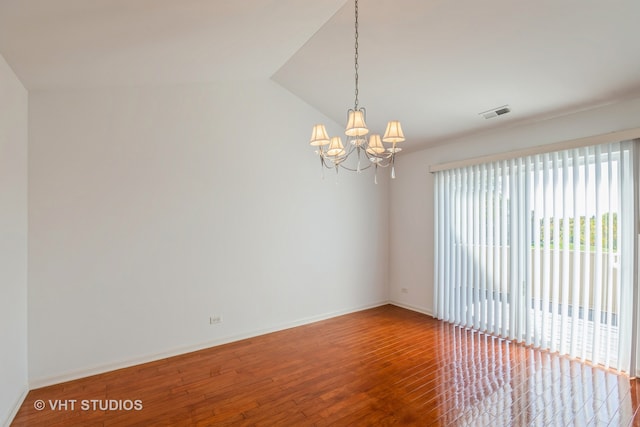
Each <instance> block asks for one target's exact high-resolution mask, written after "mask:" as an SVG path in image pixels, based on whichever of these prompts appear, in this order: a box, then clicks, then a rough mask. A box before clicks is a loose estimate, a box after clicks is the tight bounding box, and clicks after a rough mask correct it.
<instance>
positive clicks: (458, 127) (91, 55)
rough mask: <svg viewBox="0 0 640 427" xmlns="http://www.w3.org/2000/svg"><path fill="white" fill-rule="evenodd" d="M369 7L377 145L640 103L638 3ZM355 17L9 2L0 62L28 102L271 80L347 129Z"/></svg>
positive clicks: (307, 10) (458, 2)
mask: <svg viewBox="0 0 640 427" xmlns="http://www.w3.org/2000/svg"><path fill="white" fill-rule="evenodd" d="M359 6H360V46H359V50H360V55H359V62H360V105H362V106H364V107H366V108H367V120H368V124H369V127H370V128H372V129H373V130H377V131H379V132H381V131H383V130H384V129H383V128H384V125H385V123H386V121H387V120H390V119H399V120H401V121H402V123H403V127H404V130H405V134H406V135H407V138H408V140H407V141H406V142H405V148H407V149H409V150H412V149H418V148H421V147H425V146H428V145H433V144H438V143H442V142H444V141H446V140H447V139H450V138H452V137H456V136H460V135H463V134H467V133H470V132H478V131H482V130H486V129H490V128H495V127H500V126H511V125H514V124H517V123H521V122H524V121H532V120H540V119H544V118H549V117H553V116H557V115H563V114H568V113H571V112H575V111H578V110H582V109H588V108H594V107H597V106H600V105H604V104H607V103H612V102H616V101H619V100H622V99H626V98H633V97H638V96H640V41H639V40H640V39H639V38H638V32H637V29H636V28H637V27H636V26H637V20H638V18H639V17H640V2H639V1H637V0H608V1H606V2H605V1H596V0H589V1H585V0H536V1H514V0H485V1H482V2H479V1H477V0H359ZM353 12H354V11H353V2H352V1H351V0H349V1H345V0H321V1H300V0H298V1H295V0H247V1H243V2H235V1H223V0H181V1H174V0H92V1H86V0H0V53H1V54H2V55H3V56H4V57H5V59H6V60H7V61H8V62H9V64H10V65H11V66H12V67H13V69H14V71H15V72H16V74H17V75H18V76H19V78H20V79H21V80H22V82H23V83H24V84H25V86H26V87H27V88H28V89H30V90H42V89H44V90H47V89H55V88H82V87H104V86H122V85H124V86H127V85H161V84H183V83H198V82H211V81H224V80H246V79H268V78H273V79H274V80H275V81H276V82H278V83H279V84H280V85H282V86H283V87H285V88H286V89H288V90H289V91H291V92H292V93H294V94H295V95H297V96H299V97H300V98H302V99H303V100H305V101H306V102H308V103H309V104H311V105H313V106H314V107H316V108H317V109H318V110H319V111H320V112H322V113H324V114H326V115H327V116H329V117H331V118H333V119H334V120H335V121H337V122H339V123H343V122H344V121H345V115H346V110H347V109H348V108H350V107H352V106H353V102H354V69H353V36H354V34H353V30H354V25H353V24H354V23H353ZM505 104H508V105H510V107H511V109H512V112H511V113H509V114H507V115H504V116H500V117H497V118H494V119H489V120H486V119H484V118H483V117H482V116H480V115H479V114H478V113H480V112H483V111H485V110H489V109H491V108H494V107H499V106H502V105H505ZM312 124H313V123H310V124H309V128H311V125H312ZM301 138H304V139H306V138H308V135H304V136H301Z"/></svg>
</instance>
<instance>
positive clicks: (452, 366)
mask: <svg viewBox="0 0 640 427" xmlns="http://www.w3.org/2000/svg"><path fill="white" fill-rule="evenodd" d="M441 327H442V328H443V331H442V333H441V334H440V337H441V339H442V340H443V342H441V343H439V344H440V345H439V348H440V351H439V352H438V366H439V369H438V374H439V381H438V387H439V392H438V395H439V398H438V404H437V406H438V419H439V420H440V421H441V422H442V425H447V426H473V427H476V426H629V425H631V423H632V422H633V415H634V414H633V408H634V407H637V399H638V396H637V394H638V393H637V392H638V390H637V389H636V387H637V386H636V381H632V380H629V378H628V377H626V376H624V375H618V374H616V373H614V372H612V371H608V370H605V369H601V368H597V367H593V366H589V365H587V364H583V363H581V362H578V361H575V360H570V359H568V358H565V357H561V356H558V355H555V354H549V353H547V352H543V351H539V350H534V349H531V348H526V347H523V346H521V345H518V344H514V343H512V342H510V341H505V340H502V339H499V338H495V337H492V336H489V335H486V334H482V333H479V332H476V331H471V330H468V329H464V328H460V327H456V326H453V325H450V324H446V323H443V324H442V326H441Z"/></svg>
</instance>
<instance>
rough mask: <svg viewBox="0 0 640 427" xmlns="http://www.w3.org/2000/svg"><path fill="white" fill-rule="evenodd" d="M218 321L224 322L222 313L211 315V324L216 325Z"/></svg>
mask: <svg viewBox="0 0 640 427" xmlns="http://www.w3.org/2000/svg"><path fill="white" fill-rule="evenodd" d="M218 323H222V316H221V315H214V316H211V317H209V324H210V325H216V324H218Z"/></svg>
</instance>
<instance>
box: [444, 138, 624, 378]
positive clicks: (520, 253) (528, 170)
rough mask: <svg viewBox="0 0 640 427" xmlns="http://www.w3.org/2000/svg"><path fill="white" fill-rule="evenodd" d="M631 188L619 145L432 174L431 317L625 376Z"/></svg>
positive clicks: (536, 156) (614, 144)
mask: <svg viewBox="0 0 640 427" xmlns="http://www.w3.org/2000/svg"><path fill="white" fill-rule="evenodd" d="M633 186H634V179H633V143H631V142H621V143H613V144H604V145H597V146H590V147H583V148H576V149H571V150H566V151H559V152H553V153H545V154H537V155H533V156H527V157H520V158H515V159H510V160H503V161H497V162H492V163H485V164H480V165H473V166H467V167H462V168H457V169H450V170H444V171H439V172H436V174H435V246H436V250H435V254H436V255H435V264H434V265H435V311H436V315H437V317H438V318H439V319H442V320H445V321H448V322H452V323H455V324H458V325H462V326H465V327H470V328H474V329H477V330H480V331H485V332H488V333H491V334H494V335H498V336H502V337H505V338H509V339H512V340H515V341H518V342H524V343H526V344H527V345H533V346H535V347H538V348H542V349H548V350H550V351H553V352H560V353H561V354H566V355H570V356H572V357H577V358H581V359H583V360H589V361H591V362H593V363H598V364H603V365H605V366H607V367H612V368H615V369H618V370H621V371H626V372H630V373H632V372H631V371H632V370H633V369H634V368H635V361H634V363H633V365H634V366H633V369H632V366H631V353H632V352H631V349H632V347H633V346H635V335H636V334H635V325H634V321H633V319H634V316H633V310H634V303H633V281H634V260H635V258H634V253H635V250H634V244H635V243H634V242H635V237H634V236H635V228H634V215H635V213H634V190H633ZM632 374H633V373H632Z"/></svg>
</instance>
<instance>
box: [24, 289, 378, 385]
mask: <svg viewBox="0 0 640 427" xmlns="http://www.w3.org/2000/svg"><path fill="white" fill-rule="evenodd" d="M389 303H390V302H389V301H380V302H377V303H372V304H368V305H364V306H359V307H355V308H350V309H345V310H338V311H332V312H328V313H323V314H320V315H316V316H309V317H305V318H302V319H298V320H294V321H292V322H288V323H283V324H280V325H276V326H273V327H270V328H266V329H257V330H254V331H250V332H247V333H244V334H239V335H234V336H229V337H224V338H221V339H218V340H214V341H208V342H204V343H199V344H195V345H192V346H186V347H181V348H175V349H172V350H168V351H165V352H161V353H156V354H151V355H146V356H142V357H137V358H132V359H127V360H123V361H119V362H114V363H110V364H106V365H100V366H96V367H92V368H87V369H79V370H74V371H70V372H66V373H63V374H60V375H55V376H51V377H43V378H31V379H30V380H29V388H30V389H31V390H34V389H36V388H41V387H47V386H50V385H54V384H59V383H63V382H67V381H73V380H77V379H80V378H85V377H89V376H92V375H98V374H103V373H105V372H109V371H114V370H116V369H122V368H129V367H131V366H135V365H140V364H143V363H149V362H154V361H156V360H160V359H166V358H168V357H173V356H179V355H181V354H185V353H191V352H193V351H198V350H204V349H206V348H211V347H215V346H218V345H222V344H228V343H231V342H235V341H240V340H243V339H247V338H253V337H257V336H260V335H265V334H269V333H271V332H277V331H282V330H285V329H289V328H295V327H296V326H302V325H306V324H309V323H314V322H319V321H321V320H326V319H330V318H333V317H338V316H342V315H345V314H349V313H356V312H358V311H363V310H368V309H370V308H374V307H380V306H382V305H386V304H389ZM25 396H26V394H25Z"/></svg>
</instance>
